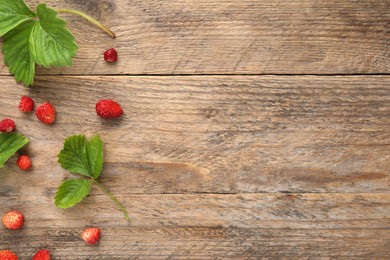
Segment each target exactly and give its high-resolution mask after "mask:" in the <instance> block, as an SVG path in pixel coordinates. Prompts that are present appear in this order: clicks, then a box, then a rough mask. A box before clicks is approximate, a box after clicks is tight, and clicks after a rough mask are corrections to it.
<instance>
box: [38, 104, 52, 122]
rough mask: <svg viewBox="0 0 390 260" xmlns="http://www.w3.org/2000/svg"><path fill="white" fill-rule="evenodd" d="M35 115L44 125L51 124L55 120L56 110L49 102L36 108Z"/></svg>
mask: <svg viewBox="0 0 390 260" xmlns="http://www.w3.org/2000/svg"><path fill="white" fill-rule="evenodd" d="M35 115H36V116H37V118H38V119H39V120H40V121H41V122H42V123H44V124H52V123H54V121H55V120H56V110H55V108H54V107H53V105H52V104H50V103H49V102H46V103H43V104H42V105H40V106H38V107H37V109H36V110H35Z"/></svg>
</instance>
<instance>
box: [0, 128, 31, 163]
mask: <svg viewBox="0 0 390 260" xmlns="http://www.w3.org/2000/svg"><path fill="white" fill-rule="evenodd" d="M27 143H28V139H27V137H25V136H24V135H22V134H17V133H10V134H6V133H2V134H0V168H1V167H3V166H4V163H5V162H6V161H7V160H8V159H9V158H10V157H11V156H13V155H14V154H15V153H16V152H17V151H18V150H19V149H20V148H22V147H23V146H24V145H25V144H27Z"/></svg>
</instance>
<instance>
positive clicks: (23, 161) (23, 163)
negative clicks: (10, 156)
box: [16, 155, 32, 171]
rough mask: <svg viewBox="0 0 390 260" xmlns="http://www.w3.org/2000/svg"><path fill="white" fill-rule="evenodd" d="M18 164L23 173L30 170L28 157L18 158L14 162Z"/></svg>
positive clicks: (30, 163)
mask: <svg viewBox="0 0 390 260" xmlns="http://www.w3.org/2000/svg"><path fill="white" fill-rule="evenodd" d="M16 163H17V164H18V166H19V168H20V169H21V170H23V171H28V170H30V168H31V166H32V162H31V159H30V157H29V156H28V155H21V156H19V158H18V160H17V161H16Z"/></svg>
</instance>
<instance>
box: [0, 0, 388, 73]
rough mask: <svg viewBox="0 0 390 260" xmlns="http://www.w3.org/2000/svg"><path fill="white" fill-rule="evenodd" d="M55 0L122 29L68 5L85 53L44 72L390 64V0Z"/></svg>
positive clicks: (359, 69)
mask: <svg viewBox="0 0 390 260" xmlns="http://www.w3.org/2000/svg"><path fill="white" fill-rule="evenodd" d="M38 2H40V1H38V0H28V1H27V3H29V4H31V5H32V6H35V4H36V3H38ZM46 2H47V4H48V5H49V6H54V7H56V8H75V9H80V10H82V11H85V12H87V13H89V14H90V15H92V16H94V17H96V18H97V19H99V20H100V21H102V22H103V23H104V24H106V25H107V26H109V27H110V28H112V29H113V30H114V31H115V32H116V33H117V35H118V37H117V39H116V40H112V39H111V38H110V37H108V36H106V35H104V33H102V32H100V31H99V30H98V29H95V28H93V27H92V26H91V25H90V24H88V23H87V22H85V21H84V20H82V18H78V17H73V16H68V15H62V16H64V17H66V18H69V25H70V29H71V30H72V31H73V32H74V34H75V35H76V37H77V41H78V43H79V45H80V50H79V52H78V56H77V58H76V59H75V61H74V66H73V67H70V68H63V69H51V70H42V69H39V70H38V71H39V73H41V74H47V73H49V74H95V75H97V74H145V73H147V74H232V73H234V74H325V73H326V74H334V73H336V74H355V73H390V64H389V62H388V60H389V58H390V49H389V47H388V46H389V44H390V33H389V27H390V12H389V6H390V1H389V0H366V1H347V0H344V1H339V0H328V1H321V0H316V1H313V0H291V1H275V0H257V1H254V0H242V1H236V0H222V1H221V0H199V1H189V0H187V1H176V0H164V1H150V0H135V1H125V0H115V1H114V0H110V1H108V0H99V1H96V0H67V1H54V0H48V1H46ZM111 47H115V48H116V49H117V50H118V51H119V55H120V58H119V62H118V64H116V65H115V66H111V65H109V64H106V63H105V62H104V60H103V58H102V53H103V51H104V50H106V49H108V48H111ZM0 59H1V60H2V57H0ZM0 74H3V75H5V74H8V69H7V68H6V67H4V66H3V67H1V68H0Z"/></svg>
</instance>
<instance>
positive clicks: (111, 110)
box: [96, 99, 123, 119]
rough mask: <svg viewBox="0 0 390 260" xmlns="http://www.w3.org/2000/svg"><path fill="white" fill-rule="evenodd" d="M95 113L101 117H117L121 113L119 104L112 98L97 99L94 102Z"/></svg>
mask: <svg viewBox="0 0 390 260" xmlns="http://www.w3.org/2000/svg"><path fill="white" fill-rule="evenodd" d="M96 113H97V114H98V116H101V117H103V118H108V119H110V118H118V117H120V116H122V115H123V110H122V108H121V106H120V105H119V104H118V103H117V102H115V101H114V100H112V99H104V100H99V101H98V102H97V103H96Z"/></svg>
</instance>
